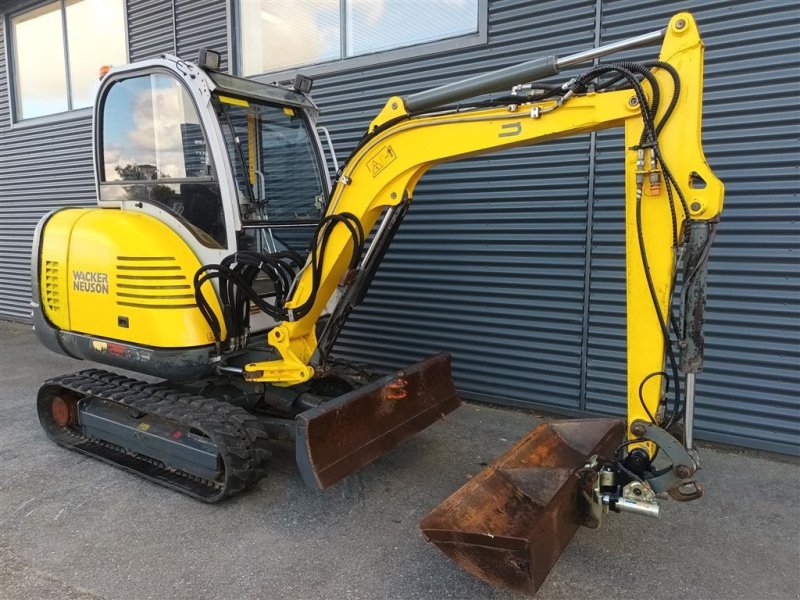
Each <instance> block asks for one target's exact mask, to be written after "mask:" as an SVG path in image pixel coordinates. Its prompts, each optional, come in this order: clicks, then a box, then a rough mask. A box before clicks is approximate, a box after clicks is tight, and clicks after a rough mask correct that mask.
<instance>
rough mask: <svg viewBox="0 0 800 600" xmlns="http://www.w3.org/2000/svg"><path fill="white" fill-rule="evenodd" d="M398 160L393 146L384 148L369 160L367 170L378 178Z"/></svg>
mask: <svg viewBox="0 0 800 600" xmlns="http://www.w3.org/2000/svg"><path fill="white" fill-rule="evenodd" d="M396 158H397V155H396V154H395V153H394V150H393V149H392V147H391V146H384V147H383V148H381V149H380V150H378V151H377V152H375V154H373V155H372V156H370V157H369V158H368V159H367V168H368V169H369V170H370V171H371V172H372V176H373V177H377V176H378V175H379V174H380V172H381V171H383V170H384V169H385V168H386V167H387V166H389V165H390V164H391V163H392V162H394V160H395V159H396Z"/></svg>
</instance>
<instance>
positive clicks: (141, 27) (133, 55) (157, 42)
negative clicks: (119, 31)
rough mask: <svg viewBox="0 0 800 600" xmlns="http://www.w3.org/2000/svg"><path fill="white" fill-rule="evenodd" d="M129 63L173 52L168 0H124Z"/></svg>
mask: <svg viewBox="0 0 800 600" xmlns="http://www.w3.org/2000/svg"><path fill="white" fill-rule="evenodd" d="M127 6H128V49H129V51H130V59H131V62H136V61H137V60H145V59H148V58H156V57H158V56H159V55H161V54H174V53H175V39H174V36H173V26H172V3H171V2H170V0H127Z"/></svg>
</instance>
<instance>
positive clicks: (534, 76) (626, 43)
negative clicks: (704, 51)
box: [403, 29, 665, 114]
mask: <svg viewBox="0 0 800 600" xmlns="http://www.w3.org/2000/svg"><path fill="white" fill-rule="evenodd" d="M664 33H665V30H663V29H659V30H658V31H653V32H651V33H646V34H644V35H639V36H636V37H632V38H628V39H625V40H620V41H619V42H614V43H612V44H607V45H605V46H598V47H597V48H590V49H589V50H584V51H582V52H577V53H575V54H570V55H569V56H565V57H562V58H558V57H557V56H555V55H552V56H544V57H541V58H534V59H533V60H529V61H526V62H523V63H519V64H517V65H512V66H510V67H506V68H505V69H500V70H498V71H493V72H491V73H484V74H482V75H476V76H475V77H470V78H469V79H462V80H461V81H454V82H453V83H448V84H445V85H441V86H439V87H435V88H432V89H430V90H425V91H422V92H417V93H416V94H411V95H410V96H407V97H405V98H403V102H404V104H405V107H406V110H407V111H408V112H409V113H412V114H413V113H420V112H424V111H426V110H430V109H432V108H436V107H437V106H444V105H445V104H449V103H451V102H457V101H459V100H464V99H465V98H472V97H474V96H480V95H481V94H489V93H492V92H499V91H502V90H504V89H507V88H510V87H511V86H513V85H516V84H518V83H523V82H529V81H536V80H538V79H544V78H545V77H549V76H550V75H556V74H558V73H559V72H560V71H561V69H563V68H565V67H571V66H572V65H577V64H580V63H586V62H590V61H592V60H594V59H595V58H599V57H601V56H607V55H609V54H614V53H615V52H620V51H622V50H627V49H628V48H635V47H637V46H644V45H646V44H653V43H655V42H658V41H660V40H661V38H663V37H664Z"/></svg>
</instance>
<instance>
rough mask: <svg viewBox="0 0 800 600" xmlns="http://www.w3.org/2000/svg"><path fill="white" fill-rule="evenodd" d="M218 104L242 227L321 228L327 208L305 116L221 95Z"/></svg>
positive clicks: (216, 104) (312, 141)
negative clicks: (319, 225)
mask: <svg viewBox="0 0 800 600" xmlns="http://www.w3.org/2000/svg"><path fill="white" fill-rule="evenodd" d="M215 99H216V102H215V106H216V109H217V112H218V116H219V120H220V123H221V125H222V130H223V132H224V135H225V142H226V146H227V149H228V155H229V157H230V161H231V165H232V166H233V171H234V175H235V178H236V185H237V191H238V196H239V209H240V213H241V218H242V223H243V224H244V225H245V226H247V225H265V226H266V225H267V224H269V225H270V226H273V225H277V224H281V223H283V224H287V225H289V224H293V225H297V224H299V223H305V224H309V225H310V224H316V223H317V222H318V221H319V219H320V217H321V216H322V211H323V210H324V208H325V207H324V198H325V196H324V187H323V184H322V177H321V174H320V166H319V163H318V161H317V158H316V153H315V145H314V140H313V139H312V138H311V136H310V135H309V131H308V127H307V125H306V121H305V119H304V118H303V116H302V112H301V111H300V110H299V109H294V108H289V107H279V106H271V105H267V104H256V103H254V102H252V101H251V102H247V101H244V100H240V99H238V98H229V97H225V96H219V95H218V96H216V97H215Z"/></svg>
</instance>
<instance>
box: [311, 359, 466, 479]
mask: <svg viewBox="0 0 800 600" xmlns="http://www.w3.org/2000/svg"><path fill="white" fill-rule="evenodd" d="M460 405H461V398H460V397H459V395H458V393H457V392H456V389H455V385H454V384H453V377H452V375H451V370H450V355H449V354H437V355H435V356H431V357H430V358H427V359H425V360H423V361H421V362H418V363H415V364H413V365H411V366H410V367H408V368H406V369H403V370H402V371H397V372H396V373H394V374H393V375H389V376H387V377H384V378H382V379H379V380H377V381H375V382H373V383H371V384H369V385H366V386H364V387H362V388H359V389H357V390H353V391H352V392H350V393H347V394H343V395H342V396H340V397H338V398H336V399H335V400H331V401H330V402H326V403H325V404H322V405H320V406H318V407H316V408H312V409H310V410H307V411H305V412H303V413H301V414H299V415H298V416H297V441H296V444H295V448H296V451H295V452H296V459H297V464H298V466H299V467H300V473H301V475H302V476H303V480H304V481H305V483H306V485H309V486H311V487H314V488H318V489H324V488H326V487H328V486H330V485H333V484H334V483H336V482H337V481H339V480H340V479H343V478H344V477H346V476H347V475H349V474H350V473H352V472H353V471H355V470H357V469H359V468H361V467H363V466H364V465H367V464H369V463H371V462H372V461H374V460H376V459H377V458H379V457H381V456H383V455H384V454H385V453H386V452H388V451H389V450H391V449H392V448H394V447H395V446H397V445H398V444H400V442H402V441H403V440H405V439H406V438H409V437H411V436H412V435H414V434H415V433H417V432H419V431H421V430H423V429H425V428H426V427H428V426H429V425H431V424H433V423H435V422H436V421H438V420H439V419H441V418H442V417H444V416H445V415H446V414H448V413H450V412H452V411H454V410H455V409H456V408H458V407H459V406H460Z"/></svg>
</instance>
